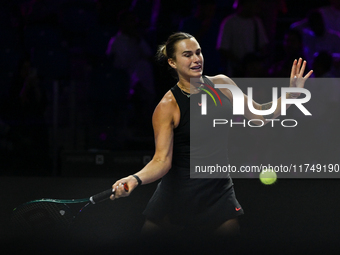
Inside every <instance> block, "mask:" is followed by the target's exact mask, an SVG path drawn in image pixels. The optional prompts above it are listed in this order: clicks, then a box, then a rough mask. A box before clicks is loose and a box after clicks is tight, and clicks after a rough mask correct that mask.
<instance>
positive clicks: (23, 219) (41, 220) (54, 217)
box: [11, 202, 73, 229]
mask: <svg viewBox="0 0 340 255" xmlns="http://www.w3.org/2000/svg"><path fill="white" fill-rule="evenodd" d="M72 221H73V215H72V213H71V212H70V209H69V207H68V206H67V205H65V204H55V203H48V202H38V203H30V204H25V205H23V206H21V207H19V208H17V209H15V210H14V211H13V214H12V217H11V223H12V224H13V225H14V226H15V227H16V228H20V229H44V228H45V229H51V228H56V227H58V228H60V227H68V226H69V225H70V223H71V222H72Z"/></svg>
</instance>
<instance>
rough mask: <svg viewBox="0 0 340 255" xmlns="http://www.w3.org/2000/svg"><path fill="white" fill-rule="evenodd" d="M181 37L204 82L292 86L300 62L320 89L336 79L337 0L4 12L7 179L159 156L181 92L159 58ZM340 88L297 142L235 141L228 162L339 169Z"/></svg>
mask: <svg viewBox="0 0 340 255" xmlns="http://www.w3.org/2000/svg"><path fill="white" fill-rule="evenodd" d="M176 31H183V32H187V33H190V34H192V35H194V36H195V37H196V39H197V40H198V41H199V43H200V45H201V48H202V52H203V55H204V59H205V63H204V73H205V74H206V75H216V74H220V73H223V74H226V75H228V76H230V77H232V78H236V77H237V78H243V77H244V78H252V77H257V78H259V77H262V78H263V77H271V78H288V77H289V75H290V68H291V65H292V62H293V60H294V59H296V58H299V57H302V58H304V59H306V60H307V61H308V69H313V70H314V73H313V78H337V77H339V76H340V0H329V1H317V0H236V1H235V0H188V1H179V0H171V1H170V0H124V1H122V0H11V1H1V4H0V36H1V40H0V171H1V174H2V175H60V174H61V172H62V170H61V169H62V168H63V164H62V163H63V156H62V155H65V153H66V152H97V151H119V152H122V151H130V152H129V153H131V151H149V150H150V151H152V150H153V148H154V142H153V131H152V126H151V116H152V112H153V109H154V107H155V106H156V104H157V102H158V101H159V100H160V99H161V98H162V96H163V95H164V93H165V92H166V91H167V90H169V89H170V88H171V87H172V86H173V85H175V84H176V79H175V78H173V77H172V76H171V75H170V74H169V73H168V70H167V69H168V68H167V67H166V66H160V65H158V63H157V62H156V60H155V53H156V51H157V47H158V45H160V44H162V43H164V42H165V40H166V39H167V37H168V36H169V35H170V34H171V33H173V32H176ZM334 81H336V79H334ZM338 85H339V84H336V85H335V86H332V89H331V90H329V89H327V93H326V92H325V91H324V90H325V89H324V88H320V87H318V88H316V90H315V91H317V92H316V93H314V92H312V95H313V96H314V95H318V96H316V98H318V100H317V101H316V102H318V106H322V107H321V108H322V109H321V110H320V107H318V106H317V107H316V108H317V109H319V112H320V113H318V114H319V115H317V116H316V118H319V121H318V122H316V121H315V118H314V119H313V120H314V122H311V121H309V120H308V119H306V118H303V116H301V114H300V115H299V112H298V111H296V112H294V109H292V110H291V111H290V113H291V114H292V115H291V118H294V116H295V117H296V118H300V119H301V121H299V128H294V130H293V129H289V128H288V129H287V128H282V127H281V128H280V127H278V128H276V129H275V131H274V129H271V128H270V127H267V126H266V127H264V128H262V129H256V130H255V129H254V128H242V127H237V128H235V129H233V131H232V133H231V139H230V140H231V145H230V158H231V162H232V163H233V162H234V163H242V164H244V163H249V164H253V163H259V162H264V163H266V162H268V163H269V162H271V163H273V162H274V163H277V162H279V161H280V160H281V161H282V160H293V159H295V160H302V161H303V160H310V158H313V160H315V162H321V163H335V162H330V161H331V160H333V159H334V158H337V155H339V148H338V146H337V145H338V144H339V143H338V142H339V141H338V138H337V136H335V134H336V130H337V127H338V126H339V123H338V120H337V119H338V116H339V115H338V113H339V95H340V92H339V91H340V90H339V89H338V88H339V86H338ZM242 89H243V88H242ZM256 89H257V92H256V95H255V100H256V101H258V102H259V103H265V102H267V101H269V100H270V99H271V89H269V90H268V88H266V89H263V90H261V87H257V88H256ZM245 92H246V91H245ZM330 95H332V97H330ZM268 98H269V100H268ZM266 100H267V101H266ZM294 114H295V115H294ZM277 130H278V131H277ZM276 131H277V132H276ZM266 137H269V139H270V143H269V142H268V140H266V139H268V138H266ZM287 138H288V139H287ZM288 141H289V142H290V143H288V144H289V145H290V146H289V147H285V146H283V144H287V142H288ZM267 144H271V146H270V148H269V147H268V146H267ZM324 145H327V146H326V147H323V146H324ZM306 148H308V150H306ZM264 155H265V156H264ZM283 155H288V156H283ZM292 155H293V157H292ZM78 159H79V160H81V159H82V158H81V157H78ZM96 160H99V161H100V158H99V159H96ZM85 161H86V160H85ZM97 163H98V162H97ZM101 163H103V162H101ZM127 163H128V162H127ZM302 163H307V162H302ZM99 164H100V162H99ZM134 170H137V169H134ZM134 170H131V171H132V172H133V171H134Z"/></svg>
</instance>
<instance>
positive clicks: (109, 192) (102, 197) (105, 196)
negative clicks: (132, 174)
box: [90, 183, 129, 204]
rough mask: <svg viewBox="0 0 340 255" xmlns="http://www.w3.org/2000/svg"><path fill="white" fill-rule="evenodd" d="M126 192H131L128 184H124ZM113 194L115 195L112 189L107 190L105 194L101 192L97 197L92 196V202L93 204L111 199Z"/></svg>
mask: <svg viewBox="0 0 340 255" xmlns="http://www.w3.org/2000/svg"><path fill="white" fill-rule="evenodd" d="M124 190H125V191H126V192H128V191H129V187H128V185H127V184H126V183H124ZM112 194H114V191H113V190H112V189H108V190H105V191H103V192H100V193H98V194H96V195H93V196H91V197H90V202H91V203H92V204H96V203H99V202H101V201H104V200H106V199H109V198H110V196H111V195H112Z"/></svg>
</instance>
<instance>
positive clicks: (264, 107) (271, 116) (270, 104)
mask: <svg viewBox="0 0 340 255" xmlns="http://www.w3.org/2000/svg"><path fill="white" fill-rule="evenodd" d="M272 105H273V103H272V102H270V103H266V104H262V105H261V110H268V109H270V108H271V107H272ZM273 116H274V113H271V114H268V115H263V118H265V119H271V118H273Z"/></svg>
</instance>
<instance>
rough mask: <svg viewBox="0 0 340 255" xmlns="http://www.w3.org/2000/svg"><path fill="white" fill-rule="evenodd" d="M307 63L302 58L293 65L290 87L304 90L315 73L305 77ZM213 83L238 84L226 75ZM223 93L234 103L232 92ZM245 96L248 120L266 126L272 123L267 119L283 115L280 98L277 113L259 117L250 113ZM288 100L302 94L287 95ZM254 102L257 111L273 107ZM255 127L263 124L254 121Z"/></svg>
mask: <svg viewBox="0 0 340 255" xmlns="http://www.w3.org/2000/svg"><path fill="white" fill-rule="evenodd" d="M306 64H307V62H306V61H302V59H301V58H300V59H299V60H298V61H297V60H294V62H293V65H292V71H291V75H290V87H297V88H303V87H304V84H305V82H306V80H307V79H308V78H309V76H310V75H311V74H312V73H313V71H312V70H311V71H309V72H308V73H307V74H306V75H305V76H303V74H304V71H305V68H306ZM212 80H213V82H214V83H215V84H226V83H227V84H230V85H234V86H236V87H237V85H236V83H235V82H234V81H233V80H232V79H230V78H229V77H227V76H225V75H217V76H215V77H214V78H213V79H212ZM220 90H221V92H222V93H223V94H225V95H226V96H227V97H228V98H229V99H230V100H231V102H232V98H233V96H232V93H231V92H230V90H228V89H226V88H221V89H220ZM243 95H244V116H245V117H246V118H247V119H248V120H251V119H260V120H262V121H263V123H264V124H267V123H269V122H270V121H267V120H266V119H268V120H269V119H275V118H277V117H278V116H280V115H281V97H280V98H278V100H277V107H276V109H275V111H274V112H273V113H272V114H269V115H257V114H254V113H252V112H251V111H250V109H249V107H248V96H247V95H246V94H243ZM285 96H287V98H297V97H299V96H300V93H287V95H285ZM252 102H253V107H254V108H255V109H256V110H268V109H270V108H271V107H272V104H273V102H268V103H264V104H259V103H257V102H255V101H254V100H252ZM289 107H290V105H289V104H287V106H286V108H289ZM252 123H253V124H255V125H261V124H262V123H261V122H260V121H253V122H252Z"/></svg>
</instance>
